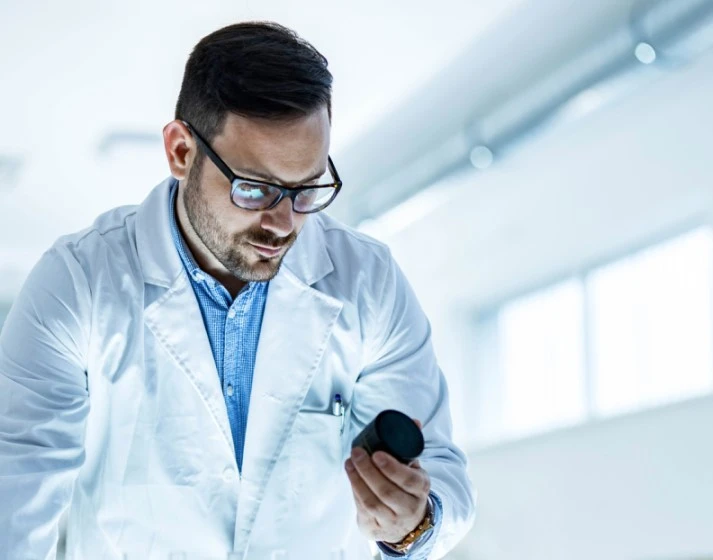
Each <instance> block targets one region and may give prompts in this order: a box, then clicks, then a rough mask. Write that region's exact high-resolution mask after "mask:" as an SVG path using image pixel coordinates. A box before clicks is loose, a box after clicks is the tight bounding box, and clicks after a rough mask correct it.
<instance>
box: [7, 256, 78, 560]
mask: <svg viewBox="0 0 713 560" xmlns="http://www.w3.org/2000/svg"><path fill="white" fill-rule="evenodd" d="M90 306H91V304H90V294H89V288H88V285H87V280H86V276H85V274H84V272H83V270H82V268H81V266H80V265H79V263H78V262H77V260H76V259H75V258H74V256H73V255H72V253H71V252H70V250H69V249H68V248H67V247H63V246H56V247H54V248H52V249H50V250H49V251H48V252H46V253H45V254H44V255H43V256H42V258H41V259H40V261H39V262H38V263H37V264H36V265H35V267H34V268H33V270H32V271H31V272H30V274H29V276H28V278H27V280H26V281H25V284H24V286H23V288H22V289H21V291H20V293H19V295H18V296H17V298H16V299H15V301H14V302H13V305H12V308H11V310H10V313H9V315H8V317H7V320H6V322H5V325H4V326H3V328H2V333H0V559H3V560H5V559H13V560H14V559H19V558H33V559H52V558H55V556H56V549H57V541H58V524H59V519H60V516H61V515H62V513H63V511H64V510H65V509H66V508H67V506H68V505H69V502H70V499H71V496H72V489H73V485H74V481H75V479H76V475H77V472H78V470H79V468H80V466H81V465H82V463H83V461H84V448H83V445H84V427H85V421H86V417H87V412H88V409H89V401H88V393H87V377H86V374H85V372H86V363H85V362H86V360H85V358H86V355H87V347H88V343H89V320H88V317H89V315H90Z"/></svg>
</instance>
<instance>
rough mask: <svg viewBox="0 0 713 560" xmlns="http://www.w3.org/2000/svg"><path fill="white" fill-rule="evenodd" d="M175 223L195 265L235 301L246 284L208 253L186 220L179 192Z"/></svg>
mask: <svg viewBox="0 0 713 560" xmlns="http://www.w3.org/2000/svg"><path fill="white" fill-rule="evenodd" d="M176 222H177V223H178V230H179V231H180V232H181V235H182V236H183V240H184V241H185V242H186V246H187V247H188V250H189V251H190V252H191V255H193V258H194V259H195V261H196V264H198V266H199V267H200V269H201V270H204V271H205V272H207V273H208V274H210V275H211V276H212V277H213V278H215V279H216V280H218V282H220V283H221V284H222V285H223V286H224V287H225V289H226V290H228V292H229V293H230V296H231V297H232V298H233V299H235V297H236V296H237V295H238V293H240V291H241V290H242V289H243V288H244V287H245V286H246V284H247V283H246V282H243V281H242V280H240V279H238V278H236V277H235V276H234V275H233V274H231V273H230V271H228V269H226V268H225V267H224V266H223V265H222V264H221V262H220V261H219V260H218V259H216V258H215V255H213V253H211V252H210V250H209V249H208V247H206V246H205V244H204V243H203V241H201V238H200V237H199V236H198V234H197V233H196V231H195V230H194V229H193V226H191V222H190V220H189V219H188V213H187V212H186V207H185V204H184V202H183V192H182V191H181V190H179V191H178V193H177V194H176Z"/></svg>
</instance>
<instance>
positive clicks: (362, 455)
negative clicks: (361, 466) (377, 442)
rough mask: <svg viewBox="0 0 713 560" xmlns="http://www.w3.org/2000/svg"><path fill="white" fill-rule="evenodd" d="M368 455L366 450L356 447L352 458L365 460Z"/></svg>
mask: <svg viewBox="0 0 713 560" xmlns="http://www.w3.org/2000/svg"><path fill="white" fill-rule="evenodd" d="M366 457H367V455H366V451H364V450H363V449H362V448H361V447H355V448H354V449H353V450H352V459H354V460H355V461H363V460H364V459H366Z"/></svg>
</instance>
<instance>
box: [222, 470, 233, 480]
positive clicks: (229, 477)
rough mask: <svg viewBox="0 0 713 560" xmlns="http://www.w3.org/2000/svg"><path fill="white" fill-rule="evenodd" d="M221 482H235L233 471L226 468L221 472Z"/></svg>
mask: <svg viewBox="0 0 713 560" xmlns="http://www.w3.org/2000/svg"><path fill="white" fill-rule="evenodd" d="M223 480H224V481H225V482H233V481H234V480H235V469H233V468H231V467H228V468H227V469H225V470H224V471H223Z"/></svg>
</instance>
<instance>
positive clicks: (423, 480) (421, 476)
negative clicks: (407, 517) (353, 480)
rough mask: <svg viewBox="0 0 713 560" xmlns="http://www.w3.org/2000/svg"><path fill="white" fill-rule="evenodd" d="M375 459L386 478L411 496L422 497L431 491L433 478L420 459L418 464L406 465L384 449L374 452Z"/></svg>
mask: <svg viewBox="0 0 713 560" xmlns="http://www.w3.org/2000/svg"><path fill="white" fill-rule="evenodd" d="M373 460H374V463H376V465H377V466H378V469H379V471H380V472H381V474H382V475H383V476H384V477H385V478H387V479H388V480H390V481H391V482H392V483H393V484H395V485H396V486H398V487H399V488H400V489H401V490H403V491H404V492H406V493H408V494H410V495H411V496H414V497H415V498H418V499H422V498H423V497H424V496H425V495H428V493H429V492H430V491H431V479H430V477H429V476H428V473H427V472H426V471H425V470H423V469H422V468H421V467H420V464H418V460H416V461H415V463H416V466H414V465H404V464H402V463H399V462H398V461H397V460H396V459H394V458H393V457H392V456H391V455H389V454H388V453H384V452H383V451H377V452H376V453H374V457H373Z"/></svg>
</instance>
